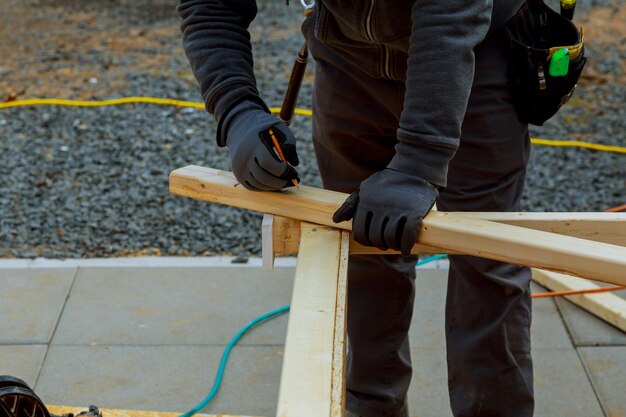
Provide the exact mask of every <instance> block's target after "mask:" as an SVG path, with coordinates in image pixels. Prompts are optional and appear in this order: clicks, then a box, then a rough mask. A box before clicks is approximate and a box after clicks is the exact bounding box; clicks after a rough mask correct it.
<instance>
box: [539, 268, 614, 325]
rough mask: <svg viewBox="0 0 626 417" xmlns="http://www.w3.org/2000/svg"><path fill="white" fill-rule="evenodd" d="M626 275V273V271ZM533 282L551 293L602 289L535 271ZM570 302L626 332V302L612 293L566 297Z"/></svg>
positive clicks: (580, 279)
mask: <svg viewBox="0 0 626 417" xmlns="http://www.w3.org/2000/svg"><path fill="white" fill-rule="evenodd" d="M625 274H626V271H625ZM533 280H534V281H535V282H537V283H538V284H540V285H543V286H544V287H546V288H548V289H550V290H551V291H570V290H573V291H578V290H589V289H596V288H600V286H598V285H597V284H594V283H593V282H591V281H589V280H586V279H583V278H574V277H571V276H569V275H563V274H558V273H556V272H551V271H543V270H541V269H533ZM565 298H567V299H568V300H569V301H571V302H572V303H574V304H576V305H577V306H579V307H581V308H584V309H585V310H587V311H588V312H590V313H591V314H593V315H595V316H597V317H599V318H601V319H602V320H604V321H606V322H607V323H610V324H612V325H613V326H615V327H617V328H618V329H620V330H621V331H623V332H626V300H625V299H623V298H621V297H619V296H617V295H615V294H612V293H608V292H606V293H598V294H576V295H568V296H565Z"/></svg>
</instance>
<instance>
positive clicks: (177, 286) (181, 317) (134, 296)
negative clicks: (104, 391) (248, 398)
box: [53, 267, 294, 345]
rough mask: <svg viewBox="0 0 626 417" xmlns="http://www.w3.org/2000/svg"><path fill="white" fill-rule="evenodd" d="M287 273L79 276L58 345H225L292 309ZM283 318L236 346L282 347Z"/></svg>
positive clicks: (137, 271)
mask: <svg viewBox="0 0 626 417" xmlns="http://www.w3.org/2000/svg"><path fill="white" fill-rule="evenodd" d="M293 275H294V269H293V268H280V269H277V270H275V271H269V272H268V271H263V270H262V269H261V268H230V267H229V268H180V267H179V268H79V271H78V274H77V277H76V283H75V285H74V288H73V291H72V297H71V298H70V300H69V301H68V304H67V307H66V311H65V313H64V314H63V318H62V319H61V321H60V323H59V328H58V330H57V333H56V336H55V338H54V341H53V344H56V345H88V344H98V345H100V344H102V345H192V344H222V345H223V344H226V343H228V341H230V339H231V338H232V337H233V336H234V335H235V333H236V332H237V331H238V330H239V329H240V328H242V327H243V326H244V325H246V324H247V323H248V322H249V321H250V320H252V319H254V318H256V317H257V316H259V315H261V314H264V313H267V312H268V311H270V310H274V309H276V308H279V307H282V306H284V305H286V304H289V303H290V302H291V289H292V284H293ZM286 328H287V319H286V317H280V318H277V319H275V320H272V321H271V322H270V323H267V324H266V325H265V326H264V328H263V332H254V331H253V332H252V333H250V334H249V335H246V336H245V337H244V339H242V341H241V342H240V343H241V344H243V345H246V344H257V345H258V344H283V343H284V341H285V333H286Z"/></svg>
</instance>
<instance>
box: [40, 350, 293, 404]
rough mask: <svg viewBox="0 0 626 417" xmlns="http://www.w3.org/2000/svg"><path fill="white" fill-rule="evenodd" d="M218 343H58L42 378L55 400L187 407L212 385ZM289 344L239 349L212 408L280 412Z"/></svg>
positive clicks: (43, 390) (46, 397) (47, 396)
mask: <svg viewBox="0 0 626 417" xmlns="http://www.w3.org/2000/svg"><path fill="white" fill-rule="evenodd" d="M222 351H223V348H222V347H218V346H109V347H105V346H96V347H89V346H52V347H51V348H50V351H49V353H48V356H47V357H46V361H45V363H44V366H43V369H42V374H41V377H40V379H39V383H38V384H37V388H36V389H37V393H38V395H39V396H40V397H41V398H42V399H43V401H44V402H46V403H48V404H59V405H78V406H84V405H86V404H94V405H97V406H99V407H103V408H123V409H131V410H154V411H172V412H183V411H187V410H189V409H191V408H192V407H194V406H195V405H196V404H197V403H199V402H200V401H201V400H202V399H203V398H204V397H205V396H206V395H207V394H208V393H209V391H210V390H211V387H212V385H213V379H214V377H215V372H216V370H217V367H218V365H219V359H220V357H221V354H222ZM282 359H283V348H282V346H265V347H256V346H243V347H235V348H234V349H233V351H232V353H231V360H229V362H228V365H227V367H226V372H225V378H224V381H223V383H222V387H221V389H220V391H219V393H218V394H217V397H216V398H215V400H214V401H213V402H212V403H211V405H210V406H209V407H207V408H206V409H204V410H203V411H204V412H206V413H207V414H223V413H224V414H225V413H228V414H234V415H254V416H272V415H274V414H275V413H276V403H277V401H278V385H279V381H280V371H281V367H282Z"/></svg>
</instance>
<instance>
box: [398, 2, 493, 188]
mask: <svg viewBox="0 0 626 417" xmlns="http://www.w3.org/2000/svg"><path fill="white" fill-rule="evenodd" d="M492 6H493V5H492V1H491V0H471V1H470V0H447V1H426V0H416V1H415V4H414V5H413V8H412V12H411V13H412V14H411V17H412V33H411V37H410V44H409V58H408V70H407V77H406V95H405V99H404V109H403V111H402V115H401V117H400V125H399V128H398V141H399V143H398V144H397V145H396V155H395V156H394V158H393V159H392V161H391V162H390V164H389V167H390V168H392V169H396V170H398V171H402V172H406V173H412V174H414V175H418V176H420V177H422V178H424V179H425V180H427V181H429V182H430V183H432V184H434V185H437V186H439V187H445V185H446V178H447V172H448V164H449V162H450V160H451V159H452V157H453V156H454V154H455V153H456V150H457V148H458V147H459V141H460V136H461V124H462V122H463V117H464V115H465V110H466V108H467V102H468V100H469V95H470V90H471V87H472V81H473V78H474V47H475V46H477V45H478V44H479V43H481V42H482V41H483V40H484V39H485V37H486V35H487V32H488V30H489V26H490V21H491V12H492Z"/></svg>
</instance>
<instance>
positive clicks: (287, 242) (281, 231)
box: [263, 216, 455, 256]
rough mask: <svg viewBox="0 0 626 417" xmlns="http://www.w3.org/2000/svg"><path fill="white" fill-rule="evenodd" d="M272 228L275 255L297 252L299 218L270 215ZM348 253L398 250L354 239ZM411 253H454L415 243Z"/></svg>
mask: <svg viewBox="0 0 626 417" xmlns="http://www.w3.org/2000/svg"><path fill="white" fill-rule="evenodd" d="M272 217H273V219H272V228H273V233H272V236H273V242H272V247H273V248H274V254H275V255H286V254H296V253H298V248H299V246H300V220H296V219H290V218H288V217H282V216H272ZM349 246H350V253H351V254H354V255H380V254H382V253H384V254H386V255H391V254H398V253H400V252H397V251H393V250H387V251H382V250H380V249H378V248H374V247H371V246H363V245H361V244H360V243H358V242H357V241H355V240H354V239H352V238H350V240H349ZM263 250H264V251H263V256H265V246H264V247H263ZM411 253H413V254H427V253H428V254H435V253H455V252H454V251H449V250H446V249H441V248H434V247H432V246H427V245H421V244H418V243H417V244H415V246H413V250H412V251H411Z"/></svg>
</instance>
